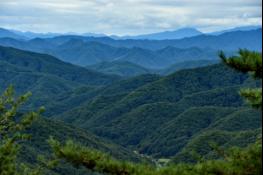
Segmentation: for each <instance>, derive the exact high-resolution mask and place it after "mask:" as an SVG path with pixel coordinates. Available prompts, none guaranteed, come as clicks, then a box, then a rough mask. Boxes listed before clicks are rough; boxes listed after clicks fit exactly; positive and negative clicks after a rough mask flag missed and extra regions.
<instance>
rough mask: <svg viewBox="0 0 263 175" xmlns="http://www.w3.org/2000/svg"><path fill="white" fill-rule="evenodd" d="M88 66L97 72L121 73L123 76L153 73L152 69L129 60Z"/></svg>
mask: <svg viewBox="0 0 263 175" xmlns="http://www.w3.org/2000/svg"><path fill="white" fill-rule="evenodd" d="M87 68H88V69H90V70H94V71H97V72H102V73H105V74H113V75H119V76H123V77H134V76H138V75H142V74H149V73H151V71H150V70H148V69H146V68H144V67H142V66H139V65H137V64H134V63H131V62H128V61H113V62H102V63H98V64H94V65H90V66H87Z"/></svg>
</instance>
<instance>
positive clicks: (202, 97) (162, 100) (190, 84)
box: [55, 64, 261, 160]
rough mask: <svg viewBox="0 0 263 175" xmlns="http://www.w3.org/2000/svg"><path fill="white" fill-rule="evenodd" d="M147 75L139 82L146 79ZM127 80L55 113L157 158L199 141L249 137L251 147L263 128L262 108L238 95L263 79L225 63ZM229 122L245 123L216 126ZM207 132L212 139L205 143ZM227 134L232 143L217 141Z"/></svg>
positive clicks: (203, 142)
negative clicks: (251, 106)
mask: <svg viewBox="0 0 263 175" xmlns="http://www.w3.org/2000/svg"><path fill="white" fill-rule="evenodd" d="M226 75H227V76H226ZM143 77H144V76H141V79H139V81H142V82H145V80H144V78H143ZM126 81H127V80H125V81H123V83H121V84H120V85H119V86H116V87H115V88H114V87H111V86H109V87H108V88H105V89H104V90H103V93H101V94H98V95H97V96H96V97H94V98H93V99H92V100H89V101H88V102H86V103H83V105H81V106H78V107H77V108H75V109H72V110H70V111H67V112H65V113H63V114H60V115H57V116H55V117H56V118H57V119H60V120H64V121H66V122H70V123H72V124H74V125H75V126H78V127H82V128H85V129H88V130H91V131H92V132H94V133H96V134H97V135H100V136H102V137H105V138H108V139H111V140H114V141H115V142H117V143H119V144H121V145H124V146H129V147H132V148H133V149H136V150H138V151H139V152H141V153H143V154H149V155H154V156H157V157H163V156H164V157H171V156H174V155H178V156H179V155H182V154H183V153H182V152H183V151H184V148H185V147H186V146H187V145H191V143H192V142H193V141H194V140H195V142H198V144H201V145H203V146H205V145H207V144H208V142H210V141H215V142H218V141H219V144H220V145H240V144H241V143H240V142H239V141H238V140H237V141H234V140H235V139H241V137H242V138H243V137H247V138H246V139H244V138H243V139H244V141H245V140H246V143H243V145H246V144H248V143H249V142H250V141H252V140H255V137H254V136H255V135H257V134H256V133H258V129H259V128H260V127H261V115H260V112H258V111H254V110H249V109H248V108H247V107H246V106H244V103H243V100H242V98H241V97H240V96H239V94H238V90H239V89H240V88H241V87H246V86H259V84H260V83H258V84H257V85H256V84H255V83H252V82H253V81H251V79H249V78H248V76H247V75H244V74H241V73H237V72H235V71H233V70H231V69H229V68H228V67H225V66H223V65H221V64H218V65H214V66H208V67H204V68H197V69H189V70H182V71H179V72H176V73H174V74H172V75H169V76H167V77H163V78H158V79H157V80H155V81H153V82H149V83H146V84H145V83H142V85H141V86H134V85H137V84H138V79H130V80H129V81H128V82H127V83H126ZM125 86H128V87H130V86H131V87H133V88H129V89H126V90H124V89H125V88H124V87H125ZM107 89H108V90H107ZM242 111H243V112H242ZM245 111H247V112H245ZM243 114H246V115H243ZM230 120H231V121H232V120H236V121H237V123H235V125H238V126H240V127H228V128H225V127H215V126H218V125H220V126H226V125H227V124H229V123H227V122H228V121H230ZM250 122H251V123H250ZM219 123H220V124H219ZM248 123H249V124H248ZM247 132H248V133H247ZM205 133H206V134H207V135H205V137H206V138H207V140H206V141H202V142H201V143H200V141H199V139H201V138H203V137H202V135H204V134H205ZM242 133H243V134H242ZM249 133H250V134H249ZM240 134H241V135H240ZM226 135H227V136H226ZM224 136H225V137H227V138H229V139H228V140H229V141H230V140H231V142H228V140H226V142H221V141H220V139H219V140H217V139H216V138H217V137H219V138H220V137H224ZM241 140H242V139H241ZM164 147H165V149H164ZM189 147H190V146H189ZM199 148H200V147H199ZM199 148H198V149H199ZM185 149H186V148H185ZM186 152H187V151H186ZM202 154H209V149H207V150H206V151H204V152H202ZM183 159H190V158H187V156H183V157H181V160H183Z"/></svg>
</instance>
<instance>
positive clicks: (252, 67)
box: [219, 49, 262, 109]
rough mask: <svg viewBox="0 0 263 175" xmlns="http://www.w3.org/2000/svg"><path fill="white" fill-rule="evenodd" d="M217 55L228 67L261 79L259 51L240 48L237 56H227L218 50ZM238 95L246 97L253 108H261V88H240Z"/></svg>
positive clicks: (260, 55) (260, 56)
mask: <svg viewBox="0 0 263 175" xmlns="http://www.w3.org/2000/svg"><path fill="white" fill-rule="evenodd" d="M219 56H220V58H221V59H222V61H223V63H224V64H226V65H228V66H229V67H231V68H233V69H235V70H237V71H240V72H243V73H250V74H251V75H252V77H254V78H255V79H260V80H262V54H261V53H258V52H253V51H248V50H246V49H241V50H239V55H238V56H231V57H229V58H227V57H226V56H225V54H224V53H223V52H220V54H219ZM240 95H241V96H243V97H244V98H246V99H247V101H248V102H249V103H250V104H251V105H252V106H253V107H254V108H258V109H262V88H254V89H251V88H248V89H241V90H240Z"/></svg>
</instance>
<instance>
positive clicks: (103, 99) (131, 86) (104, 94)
mask: <svg viewBox="0 0 263 175" xmlns="http://www.w3.org/2000/svg"><path fill="white" fill-rule="evenodd" d="M159 79H160V77H159V76H158V75H151V74H148V75H141V76H138V77H134V78H130V79H127V80H122V81H120V82H116V83H114V84H112V85H111V86H108V87H105V88H103V89H100V90H99V91H97V95H96V96H95V97H93V99H91V100H88V101H87V102H86V103H84V104H83V105H80V106H78V107H76V108H73V109H72V110H70V111H68V112H66V113H62V114H58V115H56V116H55V117H56V118H57V119H60V120H63V121H66V122H70V123H71V122H74V123H75V124H76V125H86V121H87V118H86V117H88V115H87V114H90V115H93V116H96V115H97V114H98V113H100V112H101V111H103V110H107V109H111V108H112V107H113V105H115V103H117V102H118V101H119V100H120V99H122V98H124V97H126V96H127V95H128V94H130V93H131V92H133V91H134V90H136V89H138V88H140V87H141V86H143V85H146V84H149V83H152V82H154V81H157V80H159ZM83 107H84V108H83ZM84 116H85V117H84Z"/></svg>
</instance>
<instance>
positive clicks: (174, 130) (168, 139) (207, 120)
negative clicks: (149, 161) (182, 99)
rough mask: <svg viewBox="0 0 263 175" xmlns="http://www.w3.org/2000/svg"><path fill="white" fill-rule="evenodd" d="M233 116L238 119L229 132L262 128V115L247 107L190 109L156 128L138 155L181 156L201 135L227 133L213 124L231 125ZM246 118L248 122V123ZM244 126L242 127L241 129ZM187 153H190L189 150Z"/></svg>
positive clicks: (143, 143) (141, 145) (140, 148)
mask: <svg viewBox="0 0 263 175" xmlns="http://www.w3.org/2000/svg"><path fill="white" fill-rule="evenodd" d="M247 110H249V113H245V114H244V115H238V114H240V113H243V112H244V111H247ZM233 116H235V118H236V119H237V118H239V119H237V120H236V122H233V123H232V130H231V131H233V132H234V131H235V132H239V131H247V130H250V129H259V128H260V127H261V118H262V116H261V114H260V112H259V111H254V110H251V109H249V108H245V109H243V108H228V107H213V106H208V107H193V108H190V109H188V110H186V111H184V112H183V113H181V114H180V115H178V116H175V117H174V119H172V120H170V121H169V122H167V123H166V124H164V125H162V127H161V128H159V129H157V130H156V131H155V132H154V133H153V134H152V135H149V136H148V137H147V138H145V139H144V140H143V142H142V143H141V144H140V145H139V147H138V149H139V150H140V151H141V152H144V153H147V154H150V155H155V156H157V157H160V156H165V157H172V156H174V155H177V154H180V152H181V151H182V149H184V148H185V147H186V145H187V144H188V143H189V142H192V140H194V139H196V138H199V137H200V135H201V134H203V133H208V132H211V131H213V130H221V131H228V130H227V129H225V128H220V127H217V126H216V125H219V124H218V123H220V124H221V125H220V126H222V125H226V126H227V125H228V126H229V125H231V123H230V124H228V123H227V121H230V120H231V119H232V117H233ZM248 118H250V119H249V120H247V119H248ZM223 121H224V122H223ZM243 125H244V127H241V126H243ZM238 126H239V127H238ZM230 136H231V135H230ZM230 136H229V137H230ZM219 140H220V139H219ZM220 141H221V140H220ZM230 141H231V137H230V138H229V140H226V141H225V143H224V144H227V142H230ZM201 143H203V144H204V145H205V144H208V141H205V140H203V142H201ZM249 143H251V142H250V141H247V144H249ZM164 148H165V149H164ZM208 150H209V149H208ZM188 151H190V149H189V150H188Z"/></svg>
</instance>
